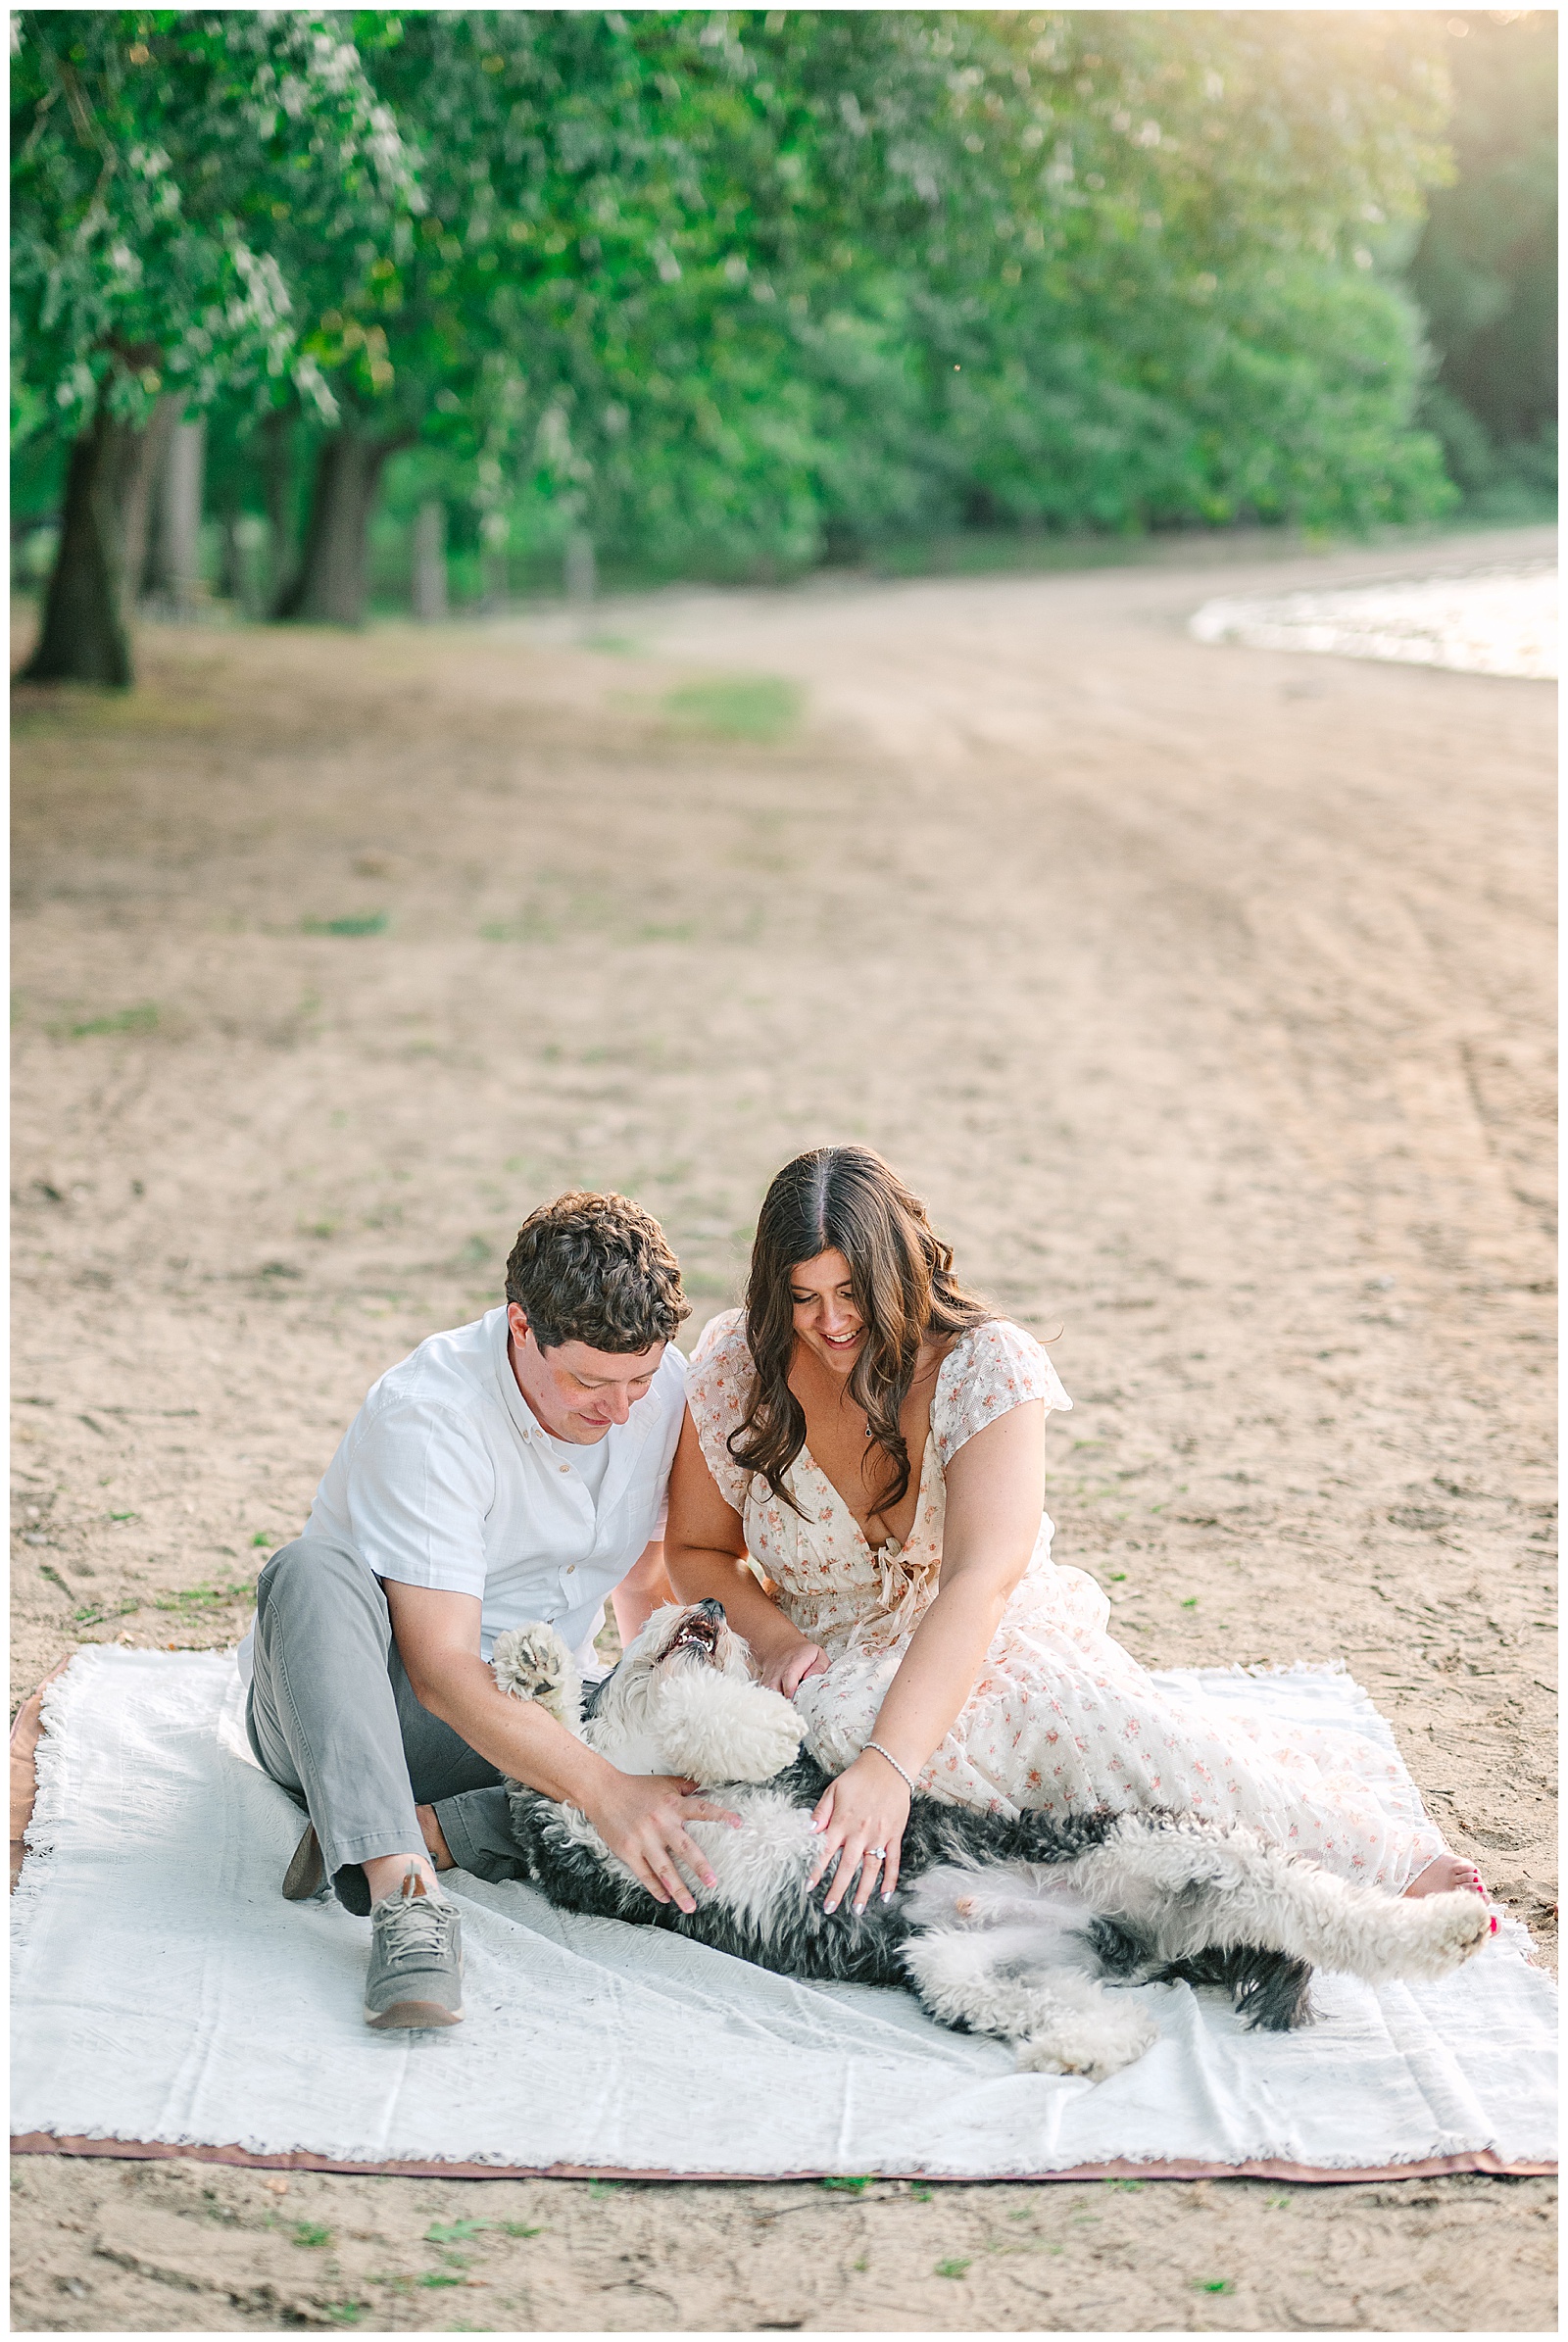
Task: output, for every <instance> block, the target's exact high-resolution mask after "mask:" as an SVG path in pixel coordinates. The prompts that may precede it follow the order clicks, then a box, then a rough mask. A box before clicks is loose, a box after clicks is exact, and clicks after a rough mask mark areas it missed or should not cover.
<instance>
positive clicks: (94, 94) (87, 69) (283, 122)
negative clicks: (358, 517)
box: [11, 9, 410, 440]
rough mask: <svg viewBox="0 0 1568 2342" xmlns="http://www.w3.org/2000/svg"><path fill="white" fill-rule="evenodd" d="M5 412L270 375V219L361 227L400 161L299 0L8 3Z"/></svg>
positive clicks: (282, 302) (329, 34)
mask: <svg viewBox="0 0 1568 2342" xmlns="http://www.w3.org/2000/svg"><path fill="white" fill-rule="evenodd" d="M12 22H13V28H14V55H13V60H12V77H11V105H12V120H11V127H12V153H13V157H14V161H13V168H12V279H11V281H12V299H13V310H14V320H15V327H14V334H13V348H14V350H15V351H16V352H17V354H18V357H19V359H20V362H21V363H20V364H19V366H18V367H17V368H16V371H15V377H14V394H13V395H14V429H15V433H16V436H18V437H19V438H21V439H24V440H25V439H27V438H29V437H31V436H32V435H33V434H34V433H36V432H37V431H39V430H41V429H43V428H44V427H45V426H47V427H49V428H50V429H51V430H53V431H57V432H60V433H62V434H64V435H67V436H70V435H72V434H73V433H74V432H76V431H78V430H80V429H81V428H82V427H83V426H84V424H85V421H86V419H87V417H88V415H90V414H91V413H92V411H93V410H94V409H95V408H96V406H97V404H98V401H99V398H100V395H101V394H106V395H107V397H108V399H109V403H110V406H111V409H112V411H113V412H114V413H116V414H118V415H123V416H124V417H125V418H126V419H128V420H130V421H132V422H135V421H139V420H141V419H142V418H143V417H144V416H145V415H146V413H147V411H148V407H149V404H150V402H151V401H152V400H153V399H154V398H155V397H156V396H157V395H158V393H159V392H160V391H161V390H163V389H169V390H173V391H177V392H179V393H180V394H181V395H182V396H183V397H185V398H187V399H188V400H189V401H190V402H191V403H192V404H193V405H196V406H203V405H206V404H207V403H208V402H209V401H210V400H211V399H212V398H213V396H214V395H215V393H216V392H217V390H218V389H219V388H220V386H221V385H223V384H225V383H226V384H230V385H232V384H235V383H239V382H249V383H253V384H257V385H262V386H265V385H266V384H267V383H268V382H269V381H280V380H281V379H282V378H284V377H285V376H287V377H291V378H292V379H293V381H294V382H295V383H296V384H297V385H298V386H299V387H300V388H302V389H304V390H305V391H307V392H308V393H310V394H311V395H313V396H314V397H315V398H316V400H317V402H318V403H319V405H320V406H321V407H322V409H323V411H325V412H330V410H331V399H330V394H329V393H327V392H326V390H325V387H324V385H323V384H322V383H321V380H320V376H319V370H318V369H317V368H316V367H315V366H314V365H313V364H312V362H311V361H310V359H309V357H308V355H307V354H306V353H304V352H303V351H302V350H301V348H300V346H299V341H298V333H297V325H296V321H295V318H294V316H293V304H292V299H291V295H290V291H289V287H288V284H287V282H286V280H285V276H284V273H283V271H282V269H281V268H280V267H279V263H278V258H277V254H276V250H275V245H276V241H277V236H276V231H277V229H278V226H279V224H280V222H281V221H282V220H289V221H291V222H293V223H294V224H295V225H296V227H297V228H299V229H302V230H303V231H304V232H306V233H308V234H310V233H319V232H320V231H321V229H322V228H323V227H324V226H325V225H326V224H327V223H329V222H332V223H335V222H336V221H338V220H339V219H340V218H341V217H343V216H344V215H349V216H352V217H354V218H355V219H356V220H357V222H358V224H359V228H360V232H361V233H362V235H363V234H364V232H365V230H366V228H367V226H368V225H369V226H373V227H375V228H381V227H383V226H384V225H385V224H386V223H388V222H389V221H390V219H391V217H392V215H393V214H394V212H395V211H396V209H397V208H398V206H399V204H400V203H401V202H402V201H403V200H404V199H405V198H406V196H407V193H408V191H409V187H410V177H409V171H408V166H407V162H406V159H405V157H404V155H403V151H402V147H401V143H400V141H399V138H398V135H397V130H396V127H395V124H394V123H393V122H392V120H391V117H390V115H389V114H388V113H387V112H386V110H385V108H384V107H382V106H381V105H379V104H378V102H377V100H376V96H375V92H374V91H373V89H372V88H371V86H370V84H369V82H368V79H367V77H366V74H365V73H364V70H363V68H362V65H361V62H360V59H359V56H358V54H357V52H356V50H355V48H354V46H353V44H352V43H351V42H349V41H347V40H345V38H344V35H343V31H342V29H341V27H340V25H339V23H338V21H337V20H336V19H335V18H333V17H332V16H331V15H329V14H324V13H321V12H316V11H310V10H298V11H289V10H278V11H238V12H233V13H229V14H222V15H219V14H212V15H204V14H202V13H200V12H181V11H177V10H173V9H160V10H153V11H129V10H102V11H86V10H45V9H29V10H25V11H23V12H22V13H21V14H20V15H18V16H17V17H15V18H14V19H13V20H12Z"/></svg>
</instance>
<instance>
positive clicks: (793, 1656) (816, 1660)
mask: <svg viewBox="0 0 1568 2342" xmlns="http://www.w3.org/2000/svg"><path fill="white" fill-rule="evenodd" d="M826 1673H827V1653H826V1651H824V1650H823V1648H822V1646H821V1644H820V1643H816V1642H805V1641H802V1640H800V1639H797V1640H795V1641H793V1642H786V1643H783V1644H781V1645H780V1646H779V1648H778V1649H777V1650H772V1651H764V1652H761V1653H760V1654H759V1655H758V1681H759V1682H760V1683H765V1684H766V1685H767V1687H768V1689H769V1690H770V1691H782V1692H783V1694H784V1697H785V1698H786V1699H793V1698H794V1697H795V1694H796V1692H797V1691H799V1689H800V1687H801V1685H802V1684H803V1683H805V1681H806V1679H807V1677H808V1676H820V1675H826Z"/></svg>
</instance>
